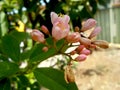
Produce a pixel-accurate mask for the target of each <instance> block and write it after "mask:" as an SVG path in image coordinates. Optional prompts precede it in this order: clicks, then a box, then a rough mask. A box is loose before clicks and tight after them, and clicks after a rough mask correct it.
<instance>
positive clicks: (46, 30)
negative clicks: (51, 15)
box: [41, 25, 50, 35]
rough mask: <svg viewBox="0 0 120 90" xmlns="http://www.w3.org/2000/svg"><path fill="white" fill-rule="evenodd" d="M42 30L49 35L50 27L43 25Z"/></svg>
mask: <svg viewBox="0 0 120 90" xmlns="http://www.w3.org/2000/svg"><path fill="white" fill-rule="evenodd" d="M41 30H42V31H43V32H44V33H45V34H47V35H49V34H50V33H49V30H48V28H47V27H46V26H44V25H42V26H41Z"/></svg>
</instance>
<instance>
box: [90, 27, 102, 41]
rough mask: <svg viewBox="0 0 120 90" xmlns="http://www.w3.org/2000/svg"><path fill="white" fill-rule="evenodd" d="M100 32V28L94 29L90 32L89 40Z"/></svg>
mask: <svg viewBox="0 0 120 90" xmlns="http://www.w3.org/2000/svg"><path fill="white" fill-rule="evenodd" d="M100 31H101V28H100V27H96V28H95V29H94V30H93V31H92V32H91V34H90V36H89V38H90V39H91V38H93V37H95V36H97V35H98V34H99V33H100Z"/></svg>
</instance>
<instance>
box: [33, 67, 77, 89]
mask: <svg viewBox="0 0 120 90" xmlns="http://www.w3.org/2000/svg"><path fill="white" fill-rule="evenodd" d="M34 75H35V77H36V79H37V80H38V82H39V83H40V84H41V85H43V86H45V87H47V88H49V89H50V90H78V88H77V86H76V85H75V83H70V84H67V83H66V82H65V80H64V78H63V77H64V74H63V72H62V71H60V70H57V69H53V68H37V69H35V71H34Z"/></svg>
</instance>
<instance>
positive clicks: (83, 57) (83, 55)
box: [75, 54, 87, 62]
mask: <svg viewBox="0 0 120 90" xmlns="http://www.w3.org/2000/svg"><path fill="white" fill-rule="evenodd" d="M86 58H87V55H85V54H80V55H79V56H77V57H76V58H75V61H78V62H81V61H84V60H85V59H86Z"/></svg>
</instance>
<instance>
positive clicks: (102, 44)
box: [92, 40, 109, 49]
mask: <svg viewBox="0 0 120 90" xmlns="http://www.w3.org/2000/svg"><path fill="white" fill-rule="evenodd" d="M92 44H94V45H97V46H98V47H101V48H104V49H106V48H108V47H109V43H108V42H107V41H104V40H95V41H93V42H92Z"/></svg>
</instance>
